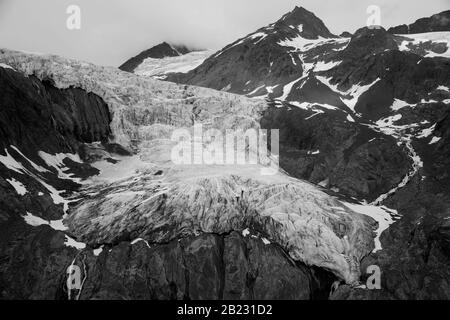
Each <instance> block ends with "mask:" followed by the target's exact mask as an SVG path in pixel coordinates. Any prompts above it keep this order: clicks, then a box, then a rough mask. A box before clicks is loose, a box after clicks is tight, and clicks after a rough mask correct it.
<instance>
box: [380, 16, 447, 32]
mask: <svg viewBox="0 0 450 320" xmlns="http://www.w3.org/2000/svg"><path fill="white" fill-rule="evenodd" d="M436 31H450V10H448V11H443V12H441V13H438V14H434V15H432V16H431V17H428V18H421V19H418V20H417V21H416V22H414V23H412V24H410V25H406V24H403V25H400V26H396V27H392V28H389V30H388V32H390V33H393V34H415V33H424V32H436Z"/></svg>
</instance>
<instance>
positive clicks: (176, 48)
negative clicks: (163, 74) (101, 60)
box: [119, 41, 192, 72]
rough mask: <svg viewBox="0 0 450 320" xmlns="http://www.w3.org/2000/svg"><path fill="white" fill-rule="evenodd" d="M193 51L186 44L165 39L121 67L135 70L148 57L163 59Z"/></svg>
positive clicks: (130, 70)
mask: <svg viewBox="0 0 450 320" xmlns="http://www.w3.org/2000/svg"><path fill="white" fill-rule="evenodd" d="M191 51H192V50H190V49H188V48H187V47H186V46H184V45H172V44H170V43H168V42H166V41H164V42H162V43H160V44H158V45H156V46H154V47H151V48H150V49H148V50H145V51H142V52H141V53H140V54H138V55H137V56H135V57H133V58H131V59H129V60H128V61H126V62H125V63H124V64H122V65H121V66H120V67H119V69H121V70H123V71H128V72H133V71H134V70H135V69H136V68H137V67H138V66H139V65H140V64H141V63H142V62H143V61H144V60H145V59H147V58H153V59H162V58H166V57H177V56H182V55H184V54H187V53H189V52H191Z"/></svg>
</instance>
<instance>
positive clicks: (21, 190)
mask: <svg viewBox="0 0 450 320" xmlns="http://www.w3.org/2000/svg"><path fill="white" fill-rule="evenodd" d="M6 181H8V183H9V184H10V185H12V186H13V187H14V189H15V190H16V192H17V194H18V195H20V196H23V195H25V194H26V193H27V189H26V188H25V186H24V185H23V184H22V183H21V182H19V181H17V180H16V179H14V178H11V179H6Z"/></svg>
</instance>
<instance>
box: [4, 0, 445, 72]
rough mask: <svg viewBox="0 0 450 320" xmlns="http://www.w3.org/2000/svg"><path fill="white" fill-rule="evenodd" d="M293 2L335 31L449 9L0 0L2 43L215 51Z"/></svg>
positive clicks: (441, 3) (263, 0)
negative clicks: (373, 14) (74, 14)
mask: <svg viewBox="0 0 450 320" xmlns="http://www.w3.org/2000/svg"><path fill="white" fill-rule="evenodd" d="M69 5H78V6H79V7H80V8H81V29H80V30H68V29H67V27H66V20H67V18H68V14H67V13H66V10H67V7H68V6H69ZM296 5H297V6H303V7H304V8H306V9H308V10H310V11H312V12H314V13H315V14H316V16H318V17H319V18H321V19H322V20H323V21H324V22H325V24H326V25H327V26H328V28H329V29H330V30H331V32H333V33H336V34H339V33H341V32H342V31H345V30H348V31H350V32H353V31H355V30H356V29H358V28H359V27H362V26H364V25H365V24H366V20H367V17H368V15H367V14H366V9H367V7H368V6H369V5H378V6H379V7H380V8H381V24H382V25H383V26H385V27H390V26H393V25H398V24H403V23H411V22H414V21H415V20H417V19H418V18H421V17H426V16H430V15H432V14H435V13H438V12H441V11H444V10H448V9H450V0H427V1H424V0H332V1H331V0H328V1H323V0H297V1H296V0H0V47H6V48H10V49H20V50H27V51H33V52H43V53H54V54H59V55H63V56H65V57H70V58H76V59H81V60H85V61H90V62H94V63H96V64H101V65H112V66H118V65H120V64H121V63H122V62H124V61H125V60H127V59H128V58H130V57H131V56H134V55H136V54H138V53H139V52H140V51H142V50H144V49H148V48H150V47H151V46H153V45H156V44H158V43H160V42H162V41H168V42H173V43H185V44H187V45H191V46H196V47H205V48H211V49H220V48H222V47H223V46H225V45H226V44H228V43H230V42H233V41H234V40H236V39H238V38H240V37H242V36H244V35H246V34H248V33H250V32H253V31H254V30H256V29H258V28H260V27H262V26H265V25H267V24H269V23H271V22H274V21H276V20H278V19H279V18H280V17H281V16H282V15H283V14H284V13H286V12H288V11H291V10H292V9H293V8H294V7H295V6H296Z"/></svg>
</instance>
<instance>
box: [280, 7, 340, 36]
mask: <svg viewBox="0 0 450 320" xmlns="http://www.w3.org/2000/svg"><path fill="white" fill-rule="evenodd" d="M282 25H284V26H289V27H296V28H298V30H299V32H300V35H301V36H302V37H305V38H307V39H317V38H318V37H323V38H332V37H336V36H335V35H333V34H332V33H331V32H330V30H328V28H327V27H326V26H325V24H324V23H323V21H322V20H320V19H319V18H318V17H317V16H316V15H315V14H314V13H312V12H311V11H308V10H307V9H305V8H303V7H298V6H296V7H295V8H294V9H293V10H292V11H290V12H288V13H286V14H285V15H283V16H282V17H281V19H280V20H278V21H277V22H276V23H275V26H282Z"/></svg>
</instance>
